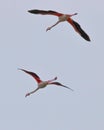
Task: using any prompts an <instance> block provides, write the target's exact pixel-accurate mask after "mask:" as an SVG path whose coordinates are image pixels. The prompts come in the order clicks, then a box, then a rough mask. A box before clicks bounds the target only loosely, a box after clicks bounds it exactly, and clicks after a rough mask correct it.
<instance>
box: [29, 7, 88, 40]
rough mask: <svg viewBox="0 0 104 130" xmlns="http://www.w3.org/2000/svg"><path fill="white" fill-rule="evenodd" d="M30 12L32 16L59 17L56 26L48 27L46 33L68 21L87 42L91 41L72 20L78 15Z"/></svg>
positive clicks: (42, 11) (50, 11)
mask: <svg viewBox="0 0 104 130" xmlns="http://www.w3.org/2000/svg"><path fill="white" fill-rule="evenodd" d="M28 12H29V13H32V14H41V15H54V16H58V21H57V22H56V23H55V24H54V25H52V26H50V27H48V28H47V29H46V31H48V30H51V28H53V27H54V26H56V25H57V24H59V23H60V22H64V21H67V22H68V23H70V24H71V25H72V26H73V28H74V29H75V31H76V32H77V33H79V34H80V35H81V36H82V37H83V38H84V39H85V40H87V41H90V38H89V36H88V35H87V34H86V33H85V31H84V30H83V29H82V28H81V26H80V25H79V24H78V23H77V22H76V21H74V20H73V19H71V17H72V16H74V15H77V13H74V14H62V13H59V12H56V11H52V10H48V11H46V10H37V9H33V10H28Z"/></svg>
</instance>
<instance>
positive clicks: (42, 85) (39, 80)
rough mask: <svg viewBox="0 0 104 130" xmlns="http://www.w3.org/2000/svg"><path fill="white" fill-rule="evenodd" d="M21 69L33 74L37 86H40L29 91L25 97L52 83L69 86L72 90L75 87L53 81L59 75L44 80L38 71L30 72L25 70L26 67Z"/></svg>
mask: <svg viewBox="0 0 104 130" xmlns="http://www.w3.org/2000/svg"><path fill="white" fill-rule="evenodd" d="M19 70H22V71H24V72H25V73H27V74H29V75H31V76H32V77H33V78H34V79H35V80H36V82H37V86H38V87H37V88H36V89H35V90H33V91H31V92H29V93H27V94H26V95H25V97H27V96H30V95H31V94H33V93H35V92H36V91H37V90H39V89H40V88H45V87H46V86H47V85H52V84H54V85H58V86H62V87H65V88H68V89H70V90H72V91H73V89H71V88H69V87H67V86H65V85H63V84H61V83H59V82H53V81H55V80H57V77H55V78H53V79H51V80H47V81H42V80H41V79H40V77H39V76H38V75H37V74H36V73H34V72H30V71H27V70H24V69H19Z"/></svg>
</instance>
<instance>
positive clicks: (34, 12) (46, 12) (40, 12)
mask: <svg viewBox="0 0 104 130" xmlns="http://www.w3.org/2000/svg"><path fill="white" fill-rule="evenodd" d="M28 12H29V13H32V14H42V15H55V16H61V15H62V14H61V13H58V12H56V11H52V10H47V11H46V10H38V9H33V10H28Z"/></svg>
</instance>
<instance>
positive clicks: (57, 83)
mask: <svg viewBox="0 0 104 130" xmlns="http://www.w3.org/2000/svg"><path fill="white" fill-rule="evenodd" d="M50 84H55V85H58V86H62V87H65V88H68V89H70V90H72V91H73V89H71V88H69V87H67V86H65V85H63V84H61V83H59V82H52V83H50Z"/></svg>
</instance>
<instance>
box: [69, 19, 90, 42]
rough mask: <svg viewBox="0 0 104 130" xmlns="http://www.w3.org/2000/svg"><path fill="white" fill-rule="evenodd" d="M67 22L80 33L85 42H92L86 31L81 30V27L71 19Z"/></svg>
mask: <svg viewBox="0 0 104 130" xmlns="http://www.w3.org/2000/svg"><path fill="white" fill-rule="evenodd" d="M67 21H68V22H69V23H70V24H71V25H72V26H73V27H74V29H75V31H76V32H77V33H79V34H80V35H81V36H82V37H83V38H84V39H85V40H87V41H90V38H89V36H88V35H87V34H86V33H85V31H84V30H83V29H82V28H81V26H80V25H79V24H78V23H77V22H76V21H74V20H72V19H71V18H68V19H67Z"/></svg>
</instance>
